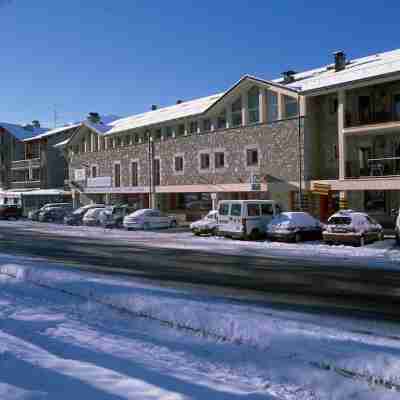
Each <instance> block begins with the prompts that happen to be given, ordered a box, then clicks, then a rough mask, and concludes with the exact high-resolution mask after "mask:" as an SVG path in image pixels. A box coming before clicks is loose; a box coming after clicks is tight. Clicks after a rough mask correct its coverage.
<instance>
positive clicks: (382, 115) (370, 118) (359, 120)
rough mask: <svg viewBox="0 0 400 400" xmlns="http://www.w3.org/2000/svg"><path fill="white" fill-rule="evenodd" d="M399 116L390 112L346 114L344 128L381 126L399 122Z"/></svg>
mask: <svg viewBox="0 0 400 400" xmlns="http://www.w3.org/2000/svg"><path fill="white" fill-rule="evenodd" d="M399 121H400V114H399V113H392V112H385V111H382V112H367V113H359V114H356V113H350V112H347V113H346V124H345V125H346V128H351V127H355V126H362V125H373V124H383V123H385V122H399Z"/></svg>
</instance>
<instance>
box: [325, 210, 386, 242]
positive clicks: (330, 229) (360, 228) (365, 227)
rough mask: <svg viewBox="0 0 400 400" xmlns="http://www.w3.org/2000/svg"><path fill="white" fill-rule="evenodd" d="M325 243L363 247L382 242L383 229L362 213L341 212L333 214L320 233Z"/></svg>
mask: <svg viewBox="0 0 400 400" xmlns="http://www.w3.org/2000/svg"><path fill="white" fill-rule="evenodd" d="M322 236H323V239H324V242H325V243H352V244H357V245H360V246H364V245H365V244H366V243H371V242H374V241H375V240H383V237H384V236H383V228H382V226H381V225H380V224H378V222H376V221H375V220H374V219H373V218H371V217H370V216H369V215H368V214H366V213H363V212H355V211H353V210H343V211H339V212H338V213H336V214H333V215H332V216H331V217H330V218H329V219H328V223H327V224H326V225H325V230H324V231H323V232H322Z"/></svg>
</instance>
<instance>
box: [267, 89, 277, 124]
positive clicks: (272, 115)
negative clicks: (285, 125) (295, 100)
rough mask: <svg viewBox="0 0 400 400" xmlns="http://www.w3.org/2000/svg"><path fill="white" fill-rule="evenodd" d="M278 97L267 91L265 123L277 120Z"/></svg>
mask: <svg viewBox="0 0 400 400" xmlns="http://www.w3.org/2000/svg"><path fill="white" fill-rule="evenodd" d="M278 107H279V106H278V95H277V94H276V93H275V92H271V91H270V90H267V121H268V122H273V121H277V120H278Z"/></svg>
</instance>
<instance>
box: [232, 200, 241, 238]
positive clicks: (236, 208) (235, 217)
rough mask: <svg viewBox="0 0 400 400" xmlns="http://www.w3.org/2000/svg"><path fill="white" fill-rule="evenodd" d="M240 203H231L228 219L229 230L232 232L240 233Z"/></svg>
mask: <svg viewBox="0 0 400 400" xmlns="http://www.w3.org/2000/svg"><path fill="white" fill-rule="evenodd" d="M242 206H243V205H242V203H232V204H231V210H230V218H229V230H230V231H232V232H241V231H242V226H243V224H242Z"/></svg>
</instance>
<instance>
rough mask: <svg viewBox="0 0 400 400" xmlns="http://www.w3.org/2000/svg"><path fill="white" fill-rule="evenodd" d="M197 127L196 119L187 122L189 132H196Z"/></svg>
mask: <svg viewBox="0 0 400 400" xmlns="http://www.w3.org/2000/svg"><path fill="white" fill-rule="evenodd" d="M197 127H198V124H197V121H192V122H191V123H190V124H189V133H197Z"/></svg>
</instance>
